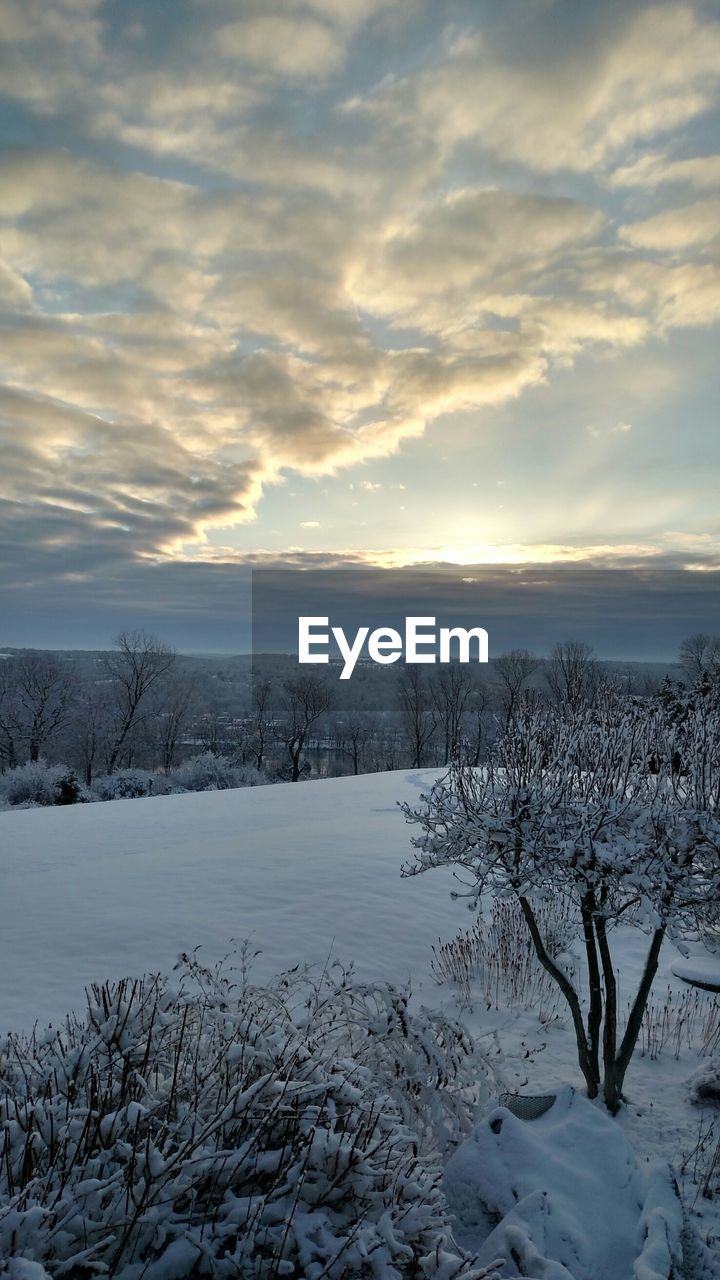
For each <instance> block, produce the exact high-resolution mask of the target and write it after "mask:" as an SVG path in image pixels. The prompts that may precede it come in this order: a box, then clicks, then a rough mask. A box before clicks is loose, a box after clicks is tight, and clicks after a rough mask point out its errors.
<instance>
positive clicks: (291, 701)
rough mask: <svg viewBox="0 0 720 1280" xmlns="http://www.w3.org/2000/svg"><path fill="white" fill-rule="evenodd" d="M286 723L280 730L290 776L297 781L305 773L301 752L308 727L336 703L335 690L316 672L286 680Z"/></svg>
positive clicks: (283, 695)
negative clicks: (296, 678)
mask: <svg viewBox="0 0 720 1280" xmlns="http://www.w3.org/2000/svg"><path fill="white" fill-rule="evenodd" d="M282 702H283V713H284V715H283V719H284V724H283V726H282V729H281V731H280V733H281V738H282V741H283V743H284V744H285V749H286V751H287V753H288V756H289V757H290V778H291V781H292V782H297V781H298V779H299V777H300V774H301V773H302V764H301V761H302V752H303V748H304V746H305V740H306V738H307V735H308V732H309V730H310V729H311V728H312V727H313V726H314V725H317V723H318V720H320V718H321V717H322V716H324V715H325V714H326V712H328V711H329V710H330V708H331V706H332V704H333V691H332V689H331V687H330V685H329V684H327V683H326V682H325V681H324V680H322V679H321V678H320V677H319V676H317V675H308V676H301V677H300V678H299V679H298V680H286V681H285V683H284V684H283V692H282Z"/></svg>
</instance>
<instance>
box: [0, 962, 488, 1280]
mask: <svg viewBox="0 0 720 1280" xmlns="http://www.w3.org/2000/svg"><path fill="white" fill-rule="evenodd" d="M182 961H183V964H182V968H181V973H180V977H179V980H178V983H177V985H176V986H174V987H172V986H171V985H170V984H169V983H168V982H167V980H165V979H162V978H159V977H152V978H146V979H144V980H140V981H135V982H133V981H130V980H126V981H124V982H121V983H119V984H117V985H113V986H110V985H106V986H102V987H94V988H92V990H91V991H90V993H89V997H88V1011H87V1014H86V1017H85V1019H84V1020H78V1019H75V1018H70V1019H68V1021H67V1023H66V1024H65V1026H64V1027H63V1028H62V1029H60V1030H49V1031H48V1032H47V1033H46V1034H45V1035H44V1036H42V1037H38V1036H32V1037H31V1038H29V1039H26V1038H22V1037H10V1038H8V1039H6V1040H5V1041H4V1042H3V1043H2V1044H1V1045H0V1152H2V1161H0V1258H2V1259H5V1260H10V1259H14V1260H16V1262H17V1261H18V1260H20V1259H23V1260H24V1261H25V1263H27V1264H30V1263H32V1264H35V1265H34V1266H33V1269H32V1275H33V1280H44V1278H45V1277H51V1276H52V1277H55V1276H59V1275H67V1276H70V1275H72V1276H76V1277H90V1276H92V1275H99V1274H106V1275H110V1276H114V1277H117V1278H118V1280H138V1278H139V1277H140V1276H143V1277H146V1278H147V1280H153V1277H155V1278H156V1280H157V1278H158V1277H160V1276H162V1277H163V1278H164V1280H175V1278H176V1277H177V1278H180V1277H190V1276H191V1275H192V1276H193V1277H200V1276H208V1277H210V1276H212V1277H216V1278H217V1280H222V1278H223V1277H239V1278H240V1280H243V1278H245V1277H247V1280H250V1278H251V1277H252V1280H270V1277H273V1278H274V1277H282V1276H287V1277H296V1278H297V1280H299V1278H300V1277H303V1280H320V1277H323V1280H341V1278H342V1280H346V1278H348V1280H349V1277H357V1278H358V1280H403V1278H407V1280H409V1278H410V1277H413V1280H421V1278H422V1277H436V1278H437V1280H451V1277H456V1276H457V1277H459V1276H464V1277H467V1280H470V1277H474V1278H475V1280H479V1277H480V1276H482V1275H487V1276H491V1275H494V1273H493V1272H492V1269H491V1270H490V1271H488V1272H484V1271H482V1270H481V1269H480V1268H478V1267H477V1266H476V1265H474V1264H473V1263H472V1261H471V1260H470V1259H468V1258H467V1257H466V1256H465V1255H463V1254H461V1252H460V1251H459V1250H458V1249H457V1247H456V1246H455V1244H454V1242H453V1240H452V1237H451V1234H450V1230H449V1224H448V1213H447V1208H446V1204H445V1201H444V1198H443V1194H442V1191H441V1189H440V1183H439V1176H440V1168H439V1164H438V1161H437V1156H436V1152H435V1149H434V1148H435V1140H434V1138H433V1139H431V1137H430V1135H431V1132H433V1133H434V1131H435V1129H436V1127H437V1126H436V1124H435V1121H434V1120H431V1121H430V1123H429V1124H428V1125H426V1134H425V1140H424V1141H423V1140H421V1138H420V1137H419V1135H417V1134H416V1133H415V1132H414V1131H413V1129H412V1128H411V1127H410V1125H409V1124H408V1123H407V1121H408V1119H409V1118H411V1117H412V1116H413V1114H414V1113H416V1112H417V1110H418V1109H419V1107H420V1106H421V1105H423V1102H424V1099H425V1098H426V1096H428V1095H429V1093H430V1092H431V1091H432V1092H434V1093H435V1094H437V1095H438V1109H439V1110H442V1109H443V1108H446V1110H447V1121H446V1127H447V1128H448V1129H450V1130H452V1128H453V1126H454V1125H455V1124H456V1123H457V1122H458V1120H459V1118H460V1117H461V1116H462V1115H463V1109H464V1108H468V1109H469V1108H470V1106H471V1103H472V1099H471V1097H470V1093H469V1092H468V1093H467V1097H463V1096H462V1095H464V1094H465V1093H466V1091H468V1086H469V1072H468V1071H467V1070H466V1069H465V1068H466V1065H467V1049H468V1045H467V1043H466V1040H465V1036H464V1033H463V1032H462V1030H461V1029H460V1028H456V1027H454V1026H453V1025H452V1024H450V1023H446V1022H444V1021H443V1020H435V1019H433V1018H432V1017H431V1016H430V1015H429V1014H424V1013H420V1014H417V1015H413V1016H412V1017H411V1016H410V1014H409V1013H408V1010H407V1006H406V1001H405V998H404V996H401V995H399V993H397V992H396V991H393V990H392V989H391V988H383V987H380V986H363V985H360V984H357V983H355V982H354V981H353V979H352V975H349V974H347V973H344V972H341V973H340V974H339V975H338V974H335V975H333V974H332V973H329V974H323V975H322V976H321V977H320V978H318V979H317V980H314V981H313V980H312V979H310V978H309V977H308V975H307V974H294V975H287V976H285V977H284V978H281V979H279V980H277V981H276V982H274V983H273V984H271V985H270V986H268V987H264V988H256V987H252V986H250V985H249V984H248V983H247V981H246V978H245V975H244V974H243V977H242V980H241V981H240V983H239V985H238V986H233V983H232V981H231V980H230V977H229V976H226V975H224V974H223V972H222V970H219V971H215V972H210V971H208V970H204V969H202V968H200V966H199V965H197V963H195V962H194V961H189V960H188V958H187V957H182ZM356 1051H357V1052H356ZM453 1095H458V1099H459V1100H458V1099H455V1100H452V1099H453ZM449 1099H450V1100H452V1101H450V1104H449V1105H448V1100H449ZM7 1265H9V1266H12V1265H13V1264H11V1263H9V1262H8V1263H7ZM3 1274H5V1275H8V1274H9V1275H17V1274H30V1270H29V1267H28V1269H27V1271H26V1272H18V1270H17V1266H15V1270H14V1271H13V1270H10V1271H9V1272H7V1271H6V1272H3V1270H2V1268H1V1267H0V1275H3Z"/></svg>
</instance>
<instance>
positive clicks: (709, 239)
mask: <svg viewBox="0 0 720 1280" xmlns="http://www.w3.org/2000/svg"><path fill="white" fill-rule="evenodd" d="M620 237H621V239H622V240H625V241H627V243H628V244H631V245H633V246H634V247H635V248H637V249H650V250H659V251H660V252H661V253H662V252H665V251H669V252H674V251H677V250H680V251H682V250H684V249H694V248H696V247H697V248H700V249H704V248H707V247H709V246H711V245H712V244H713V242H717V241H718V237H720V200H700V201H698V202H697V203H696V204H691V205H686V206H685V207H684V208H681V209H666V210H664V211H663V212H662V213H657V214H655V215H654V216H653V217H652V218H646V219H645V220H644V221H642V222H634V223H632V224H631V225H630V226H625V227H621V228H620Z"/></svg>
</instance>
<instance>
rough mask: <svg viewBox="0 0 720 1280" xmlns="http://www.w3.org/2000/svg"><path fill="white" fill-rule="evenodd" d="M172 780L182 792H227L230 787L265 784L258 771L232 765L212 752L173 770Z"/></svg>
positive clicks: (229, 761) (262, 774)
mask: <svg viewBox="0 0 720 1280" xmlns="http://www.w3.org/2000/svg"><path fill="white" fill-rule="evenodd" d="M172 780H173V784H174V785H175V786H178V787H181V788H182V789H183V790H184V791H227V790H228V789H229V788H230V787H256V786H260V785H261V784H262V783H264V782H267V778H266V776H265V774H264V773H261V772H260V771H259V770H258V769H251V768H248V767H247V766H245V765H236V764H233V762H232V761H231V760H228V758H227V756H216V755H214V754H213V752H212V751H205V752H203V754H202V755H199V756H195V758H194V759H193V760H188V762H187V764H185V765H183V766H182V767H181V768H179V769H175V770H174V771H173V774H172Z"/></svg>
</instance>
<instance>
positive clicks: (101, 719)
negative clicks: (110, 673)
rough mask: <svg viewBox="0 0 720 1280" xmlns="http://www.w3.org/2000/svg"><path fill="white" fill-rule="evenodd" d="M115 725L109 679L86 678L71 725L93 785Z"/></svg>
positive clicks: (73, 740)
mask: <svg viewBox="0 0 720 1280" xmlns="http://www.w3.org/2000/svg"><path fill="white" fill-rule="evenodd" d="M111 728H112V706H111V701H110V693H109V689H108V684H107V682H106V681H102V680H101V681H98V680H92V679H90V680H86V681H82V682H81V683H80V684H79V686H78V690H77V697H76V698H75V699H74V702H73V707H72V714H71V717H70V722H69V725H68V737H69V740H70V743H71V748H72V751H73V754H74V755H75V757H76V761H77V763H78V765H79V767H80V769H81V770H82V774H83V777H84V779H85V785H86V786H88V787H89V786H92V781H93V777H94V776H95V771H96V767H97V763H98V761H99V760H100V759H101V758H102V757H103V755H104V754H106V752H107V744H108V737H109V734H110V732H111Z"/></svg>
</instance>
